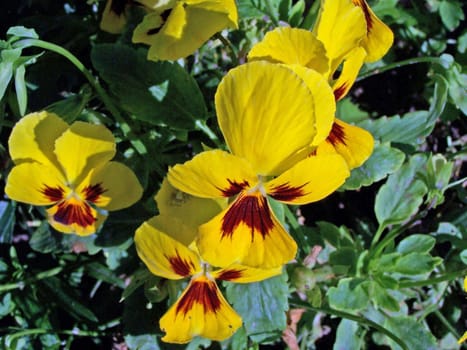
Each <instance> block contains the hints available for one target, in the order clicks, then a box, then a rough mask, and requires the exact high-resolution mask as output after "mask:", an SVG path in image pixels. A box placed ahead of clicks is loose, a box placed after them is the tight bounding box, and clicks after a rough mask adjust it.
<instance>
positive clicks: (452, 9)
mask: <svg viewBox="0 0 467 350" xmlns="http://www.w3.org/2000/svg"><path fill="white" fill-rule="evenodd" d="M439 14H440V16H441V21H443V24H444V25H445V26H446V28H448V29H449V30H450V31H451V32H452V31H453V30H454V29H456V28H457V27H458V26H459V24H460V22H461V21H463V20H464V18H465V16H464V11H463V10H462V5H461V4H460V3H459V2H458V1H456V0H444V1H441V3H440V5H439Z"/></svg>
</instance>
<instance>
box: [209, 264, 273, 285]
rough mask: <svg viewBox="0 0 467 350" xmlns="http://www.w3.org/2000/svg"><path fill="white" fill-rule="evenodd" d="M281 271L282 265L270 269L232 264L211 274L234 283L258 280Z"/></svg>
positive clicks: (218, 278) (217, 278)
mask: <svg viewBox="0 0 467 350" xmlns="http://www.w3.org/2000/svg"><path fill="white" fill-rule="evenodd" d="M281 273H282V266H278V267H275V268H272V269H258V268H253V267H248V266H244V265H239V264H234V265H231V266H229V267H226V268H224V269H220V270H216V271H212V272H211V275H212V276H213V277H214V278H215V279H216V280H222V281H229V282H235V283H252V282H259V281H262V280H265V279H268V278H271V277H273V276H277V275H280V274H281Z"/></svg>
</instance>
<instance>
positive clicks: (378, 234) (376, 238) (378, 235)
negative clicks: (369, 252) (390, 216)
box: [371, 225, 386, 247]
mask: <svg viewBox="0 0 467 350" xmlns="http://www.w3.org/2000/svg"><path fill="white" fill-rule="evenodd" d="M385 228H386V225H380V226H379V227H378V230H377V231H376V233H375V235H374V236H373V239H372V240H371V246H372V247H373V246H374V245H375V244H376V243H378V241H379V239H380V238H381V235H382V234H383V232H384V229H385Z"/></svg>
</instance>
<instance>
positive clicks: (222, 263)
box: [197, 192, 297, 268]
mask: <svg viewBox="0 0 467 350" xmlns="http://www.w3.org/2000/svg"><path fill="white" fill-rule="evenodd" d="M199 234H200V235H199V238H198V241H197V244H198V248H199V251H200V254H201V256H202V257H203V259H204V260H206V261H207V262H209V263H210V264H211V265H213V266H219V267H227V266H230V265H232V264H237V263H238V264H242V265H246V266H251V267H260V268H273V267H278V266H281V265H283V264H285V263H286V262H288V261H290V260H292V259H293V258H294V257H295V254H296V251H297V245H296V243H295V241H294V240H293V238H292V237H290V235H289V234H288V233H287V232H286V231H285V229H284V228H283V227H282V225H281V224H280V223H279V221H278V220H277V219H276V217H275V216H274V213H273V212H272V211H271V209H270V208H269V205H268V202H267V199H266V198H265V197H263V195H262V194H261V193H259V192H255V193H251V194H246V193H241V194H240V195H239V196H238V197H237V198H236V199H235V201H234V202H232V203H231V204H230V206H229V207H228V208H227V209H226V210H224V211H223V212H222V213H220V214H219V215H217V216H216V217H214V218H213V219H212V220H211V221H209V222H208V223H206V224H204V225H201V226H200V228H199Z"/></svg>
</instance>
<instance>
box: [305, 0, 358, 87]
mask: <svg viewBox="0 0 467 350" xmlns="http://www.w3.org/2000/svg"><path fill="white" fill-rule="evenodd" d="M366 31H367V29H366V21H365V16H364V14H363V11H362V10H361V9H360V8H359V7H356V6H355V5H354V4H353V3H352V1H351V0H323V1H322V2H321V9H320V13H319V15H318V20H317V23H316V25H315V28H314V30H313V32H314V33H315V35H316V37H317V38H318V40H320V41H321V42H322V43H323V44H324V47H325V48H326V54H327V56H328V58H329V61H330V67H329V74H328V78H331V77H332V74H333V73H334V72H335V71H336V69H337V67H338V66H339V65H340V64H341V62H342V60H343V59H344V57H345V56H346V55H347V54H348V53H349V52H350V51H351V50H353V49H354V48H355V47H358V46H360V44H361V42H362V40H363V38H364V37H365V35H366Z"/></svg>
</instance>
